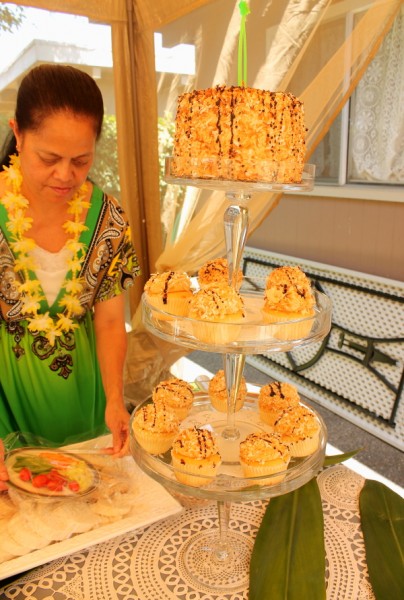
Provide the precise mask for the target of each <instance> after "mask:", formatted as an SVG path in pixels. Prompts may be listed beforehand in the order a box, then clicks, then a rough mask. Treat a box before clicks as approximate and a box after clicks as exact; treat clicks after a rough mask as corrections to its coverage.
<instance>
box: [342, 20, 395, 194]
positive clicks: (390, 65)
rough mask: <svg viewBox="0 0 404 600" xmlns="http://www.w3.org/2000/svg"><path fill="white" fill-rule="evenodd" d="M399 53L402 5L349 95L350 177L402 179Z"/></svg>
mask: <svg viewBox="0 0 404 600" xmlns="http://www.w3.org/2000/svg"><path fill="white" fill-rule="evenodd" d="M403 57H404V9H403V8H402V9H401V13H400V15H399V16H398V17H397V19H396V20H395V22H394V25H393V27H392V29H391V30H390V32H389V34H388V35H387V36H386V38H385V40H384V42H383V45H382V46H381V48H380V50H379V52H378V54H377V55H376V56H375V58H374V60H373V61H372V62H371V64H370V65H369V67H368V69H367V71H366V73H365V75H364V77H363V78H362V79H361V81H360V82H359V84H358V86H357V88H356V91H355V93H354V95H353V96H352V99H351V127H350V140H351V148H350V158H351V160H350V165H349V178H350V180H351V181H358V180H359V181H372V182H378V183H397V184H403V183H404V111H403V106H404V60H403ZM380 107H382V108H381V110H380Z"/></svg>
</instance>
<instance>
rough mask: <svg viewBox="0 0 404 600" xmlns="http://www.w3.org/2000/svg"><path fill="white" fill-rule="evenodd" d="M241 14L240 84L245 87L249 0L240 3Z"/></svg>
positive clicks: (239, 44) (242, 0)
mask: <svg viewBox="0 0 404 600" xmlns="http://www.w3.org/2000/svg"><path fill="white" fill-rule="evenodd" d="M238 7H239V9H240V15H241V24H240V35H239V38H238V85H239V86H240V87H244V86H245V85H246V84H247V33H246V26H245V25H246V20H247V16H248V15H249V14H250V7H249V6H248V2H246V1H245V0H241V2H240V3H239V5H238Z"/></svg>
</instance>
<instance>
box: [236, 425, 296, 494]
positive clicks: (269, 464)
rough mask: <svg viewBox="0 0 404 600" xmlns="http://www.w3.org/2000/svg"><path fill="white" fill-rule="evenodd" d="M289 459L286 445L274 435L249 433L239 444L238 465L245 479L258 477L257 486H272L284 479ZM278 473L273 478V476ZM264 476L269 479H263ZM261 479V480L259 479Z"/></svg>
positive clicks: (289, 455)
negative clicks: (277, 474)
mask: <svg viewBox="0 0 404 600" xmlns="http://www.w3.org/2000/svg"><path fill="white" fill-rule="evenodd" d="M290 458H291V454H290V451H289V448H288V446H287V444H285V443H284V442H283V441H282V440H281V439H280V437H279V436H278V435H276V434H274V433H264V432H257V433H250V434H249V435H248V436H247V437H246V438H245V439H244V440H243V441H242V442H240V464H241V466H242V468H243V473H244V476H245V477H260V479H258V480H257V484H259V485H274V484H276V483H280V482H281V481H282V480H283V479H284V478H285V473H284V471H286V469H287V468H288V464H289V461H290ZM276 473H280V475H279V476H277V477H274V474H276ZM264 475H270V476H271V477H268V478H265V477H263V476H264ZM261 478H262V479H261Z"/></svg>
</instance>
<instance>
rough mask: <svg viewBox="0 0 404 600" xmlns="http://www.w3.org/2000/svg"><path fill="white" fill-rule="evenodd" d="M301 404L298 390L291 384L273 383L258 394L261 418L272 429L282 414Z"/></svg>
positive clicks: (264, 386)
mask: <svg viewBox="0 0 404 600" xmlns="http://www.w3.org/2000/svg"><path fill="white" fill-rule="evenodd" d="M299 402H300V398H299V393H298V391H297V388H296V387H295V386H294V385H292V384H290V383H283V382H280V381H272V382H271V383H267V384H266V385H263V386H262V388H261V389H260V391H259V394H258V410H259V414H260V418H261V420H262V421H264V423H266V424H267V425H271V426H272V427H273V426H274V424H275V421H276V420H277V419H278V418H279V417H280V416H281V414H282V413H283V412H284V411H285V410H287V409H288V408H290V407H292V406H297V405H298V404H299Z"/></svg>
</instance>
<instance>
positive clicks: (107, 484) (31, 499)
mask: <svg viewBox="0 0 404 600" xmlns="http://www.w3.org/2000/svg"><path fill="white" fill-rule="evenodd" d="M110 445H111V440H110V436H105V437H102V438H97V439H95V440H91V441H88V442H86V443H83V444H79V445H72V446H64V447H63V448H61V449H60V455H61V457H62V458H63V457H64V456H66V457H69V458H70V457H71V458H72V459H73V461H74V460H76V459H77V461H79V462H80V464H84V465H86V466H87V467H88V472H89V473H90V474H91V476H92V477H93V479H92V482H91V485H90V488H89V490H88V493H83V494H76V495H75V494H74V493H72V494H70V495H64V496H60V495H58V494H57V493H56V492H53V490H52V489H50V490H47V491H46V492H45V493H44V494H42V495H41V494H36V493H31V492H29V491H27V490H24V489H19V488H18V486H16V485H12V484H10V485H9V489H8V492H3V493H1V494H0V531H1V532H2V535H1V536H0V563H2V562H4V561H8V560H11V559H13V558H15V557H17V556H23V555H25V554H27V553H30V552H33V551H35V550H39V549H41V548H44V547H45V546H48V545H50V544H53V543H55V542H60V541H62V540H65V539H67V538H70V537H71V536H74V535H77V534H81V533H84V532H87V531H90V530H92V529H95V528H99V527H101V526H103V525H106V524H109V523H113V522H114V521H117V520H120V519H123V518H125V517H127V516H128V515H129V514H130V513H131V511H132V510H133V508H134V506H135V505H136V501H135V499H136V496H137V494H138V492H139V490H138V485H139V484H138V481H137V477H136V471H135V465H134V462H133V459H132V458H131V457H129V456H128V457H125V458H123V459H116V458H113V457H112V456H110V455H106V454H103V452H104V449H105V448H106V447H108V446H110ZM33 446H36V448H35V450H36V451H37V452H38V451H39V452H40V453H42V454H45V456H46V455H47V454H48V453H49V454H55V453H56V450H55V448H54V447H52V448H51V447H50V446H49V445H48V447H47V445H46V440H43V439H42V438H35V436H33V435H30V434H23V433H15V434H12V435H10V436H8V437H7V438H6V440H5V450H6V456H5V460H6V464H7V460H8V458H9V457H10V456H11V455H12V453H13V452H16V451H17V452H20V451H21V450H24V451H27V452H30V449H31V448H32V447H33ZM17 448H18V449H17Z"/></svg>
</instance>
